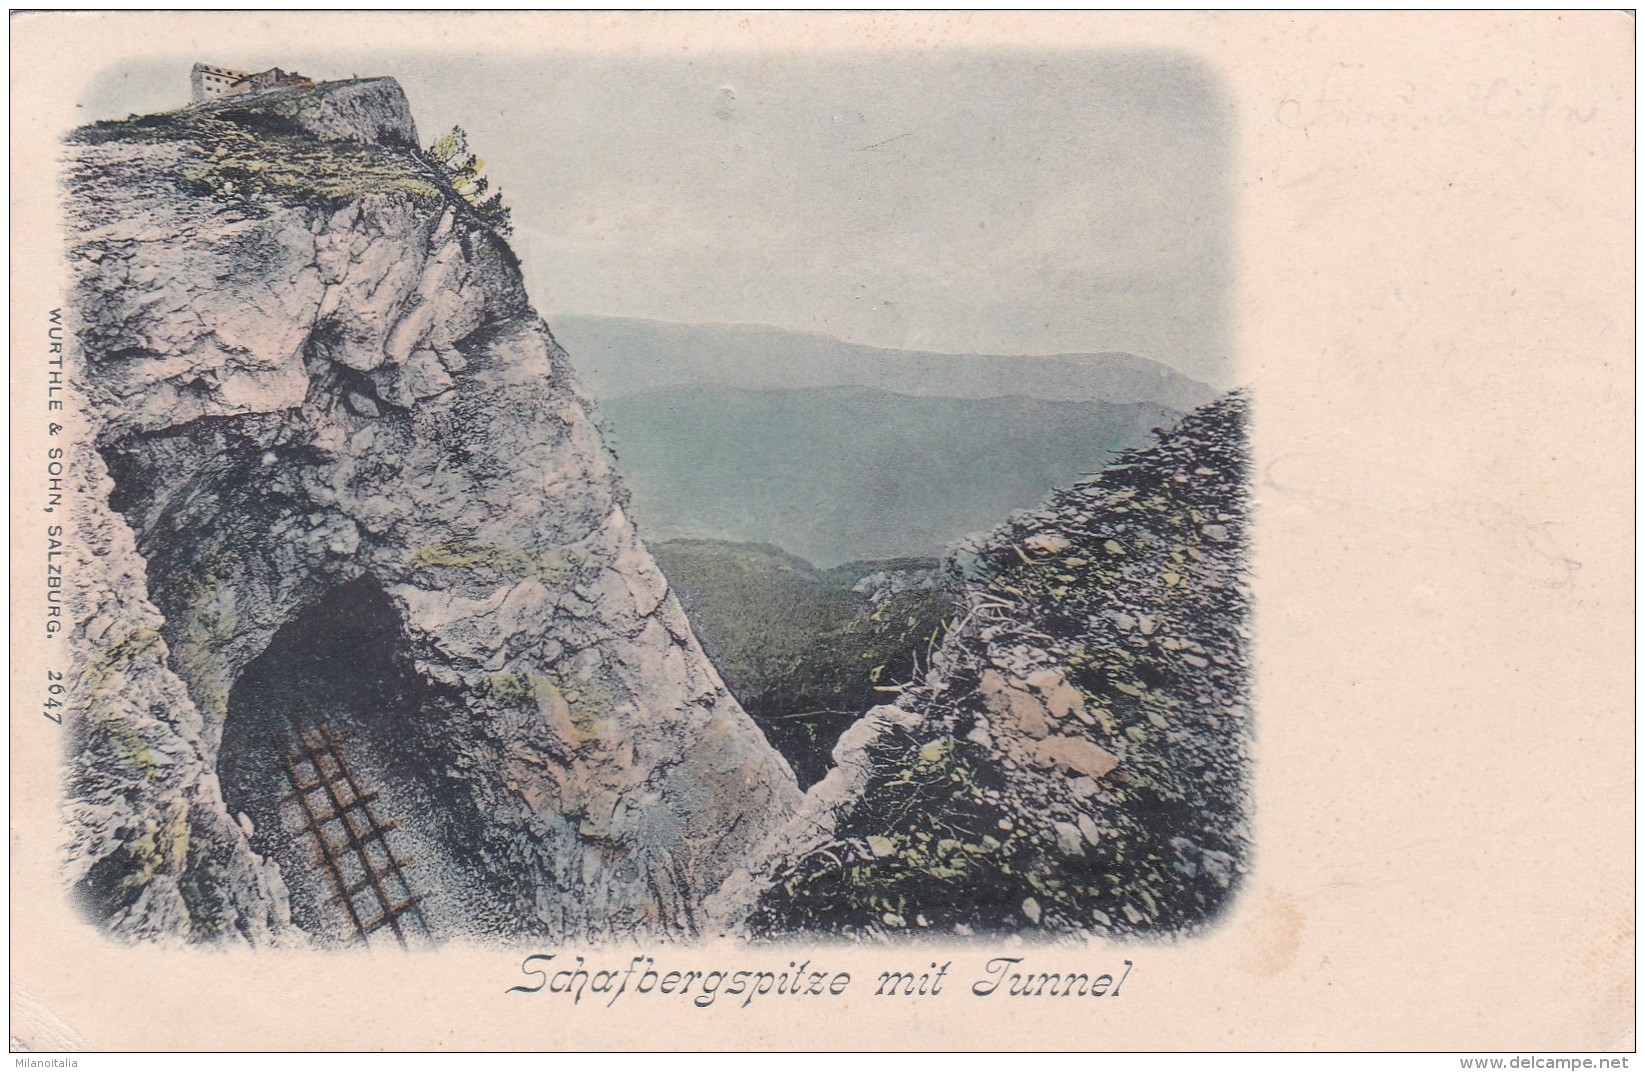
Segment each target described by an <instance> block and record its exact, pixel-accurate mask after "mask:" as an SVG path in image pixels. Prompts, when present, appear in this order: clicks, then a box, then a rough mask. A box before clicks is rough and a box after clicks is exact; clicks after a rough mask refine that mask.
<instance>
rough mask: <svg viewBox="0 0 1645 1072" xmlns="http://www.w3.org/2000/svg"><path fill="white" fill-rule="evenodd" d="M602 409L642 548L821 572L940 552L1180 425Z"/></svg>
mask: <svg viewBox="0 0 1645 1072" xmlns="http://www.w3.org/2000/svg"><path fill="white" fill-rule="evenodd" d="M600 411H601V422H602V425H603V426H604V429H605V432H606V435H607V442H608V443H610V444H611V446H612V447H613V449H614V450H615V451H616V452H617V456H618V465H619V468H620V469H621V470H622V472H623V474H624V476H625V477H626V479H627V482H628V485H629V488H630V490H631V491H632V493H633V513H634V517H635V519H636V521H637V522H638V523H639V526H640V530H641V531H642V532H643V533H644V534H645V536H646V537H647V538H648V539H673V538H677V537H706V538H711V539H719V540H731V541H739V542H748V543H772V544H776V545H777V546H778V547H781V548H782V549H784V550H786V551H790V552H793V553H795V554H798V555H801V556H803V557H804V558H806V559H808V560H809V561H810V562H814V563H817V564H818V565H820V566H822V567H824V568H827V567H830V566H834V565H836V564H839V563H843V562H849V561H852V560H856V559H874V560H878V559H887V558H894V557H897V556H902V555H930V554H940V553H942V551H943V549H944V548H946V547H947V546H948V545H949V544H950V543H952V542H953V541H955V540H956V539H958V538H960V537H962V536H965V535H967V534H968V533H971V532H975V531H978V530H983V529H988V528H990V527H992V526H993V525H994V524H996V523H997V520H998V519H999V518H1001V517H1005V516H1007V515H1009V514H1011V513H1012V512H1014V511H1016V510H1021V509H1025V508H1027V507H1030V506H1033V505H1034V504H1036V503H1038V502H1039V501H1040V500H1041V499H1043V498H1044V497H1045V496H1046V494H1048V493H1049V492H1050V490H1051V489H1052V488H1054V487H1058V486H1062V485H1066V484H1068V483H1070V482H1071V481H1074V480H1077V479H1078V478H1080V477H1081V476H1084V475H1085V474H1088V473H1093V472H1096V471H1097V470H1100V469H1101V468H1102V467H1103V466H1105V465H1107V464H1108V462H1109V461H1110V460H1111V455H1112V454H1113V453H1115V452H1117V451H1120V450H1123V449H1126V448H1129V447H1134V446H1138V445H1140V444H1142V443H1144V442H1146V441H1147V440H1148V436H1149V432H1150V430H1151V429H1153V428H1154V427H1156V426H1165V427H1170V426H1172V425H1174V424H1175V423H1176V421H1177V420H1178V418H1179V417H1180V414H1178V413H1177V412H1175V411H1174V410H1171V409H1168V408H1166V407H1164V406H1160V405H1157V404H1154V403H1150V402H1133V403H1110V402H1049V401H1045V400H1043V399H1034V398H1020V397H1012V398H985V399H970V398H930V397H926V398H918V397H912V396H908V395H900V394H893V393H891V392H888V391H882V390H875V389H871V388H865V387H832V388H805V389H792V390H772V391H749V390H740V389H737V388H729V387H720V386H712V385H706V386H705V385H698V386H689V387H678V386H676V387H664V388H661V389H658V390H654V391H648V392H644V393H640V394H632V395H627V396H618V397H616V398H614V399H611V400H609V401H606V402H604V403H603V404H602V405H601V407H600Z"/></svg>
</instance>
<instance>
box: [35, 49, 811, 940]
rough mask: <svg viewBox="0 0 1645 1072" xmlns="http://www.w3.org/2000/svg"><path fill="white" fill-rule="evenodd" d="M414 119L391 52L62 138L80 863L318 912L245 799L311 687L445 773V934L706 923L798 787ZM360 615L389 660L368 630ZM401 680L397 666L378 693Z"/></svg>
mask: <svg viewBox="0 0 1645 1072" xmlns="http://www.w3.org/2000/svg"><path fill="white" fill-rule="evenodd" d="M414 139H415V128H414V127H413V126H412V124H411V119H410V116H409V115H408V114H406V112H405V109H404V98H403V95H401V94H400V92H399V89H398V86H396V85H394V83H393V82H392V81H391V80H373V81H367V82H358V83H340V84H331V85H322V86H319V87H316V88H313V89H298V90H284V91H279V92H277V93H270V94H266V95H262V96H260V97H257V98H249V97H248V98H236V99H234V100H233V101H232V102H230V104H225V105H223V106H213V107H209V108H200V109H190V110H186V111H184V112H180V113H174V114H171V115H167V116H158V117H148V118H146V119H141V120H133V121H130V122H128V123H123V124H100V125H98V126H96V127H91V128H86V129H85V130H82V131H81V132H79V133H78V134H77V135H75V136H74V137H72V138H71V139H70V147H69V181H68V191H67V207H68V216H69V219H70V220H71V223H72V226H73V231H72V235H71V251H70V256H71V260H72V263H73V266H74V271H75V285H74V292H73V307H74V315H75V317H76V321H77V323H76V338H77V346H76V351H77V352H76V354H75V357H76V363H77V364H76V371H77V379H78V382H79V385H80V387H81V389H82V390H83V393H84V405H85V407H86V410H87V411H88V413H89V414H90V416H91V424H92V428H91V437H92V438H91V443H90V445H89V446H88V447H87V448H86V450H85V451H84V452H83V454H82V456H81V457H80V458H79V472H80V473H81V487H80V494H79V495H78V496H77V498H76V508H77V515H76V526H77V532H78V534H79V537H80V538H79V539H78V540H77V542H76V549H77V551H78V553H79V555H80V558H79V561H78V562H77V564H76V566H75V569H76V570H77V571H78V577H79V578H80V587H79V589H78V596H79V599H78V605H77V607H76V608H75V614H76V621H75V634H74V636H75V641H76V642H77V645H78V650H80V651H81V652H83V653H84V654H85V659H84V660H83V662H82V665H81V666H80V667H79V669H78V682H77V683H76V688H75V690H74V695H75V697H76V703H77V709H76V710H75V711H74V714H73V717H74V720H75V726H76V742H77V743H76V746H75V748H76V750H75V753H74V756H73V764H72V767H73V776H72V792H71V798H72V799H71V818H72V830H73V841H72V845H71V852H70V858H71V863H70V872H71V878H72V879H73V881H75V882H76V884H77V886H78V888H79V889H80V890H81V892H82V894H83V895H84V897H85V899H86V903H87V904H88V906H89V908H90V910H91V911H92V913H93V914H94V916H95V917H96V918H97V919H99V920H100V921H102V922H103V923H104V924H105V925H106V926H108V927H109V928H110V929H111V930H114V931H117V932H120V933H124V934H133V935H162V934H164V935H178V936H185V937H191V938H213V937H221V936H227V935H233V936H237V937H240V938H244V939H246V940H250V941H254V942H257V941H263V940H266V939H269V938H270V937H271V936H275V935H278V934H279V933H280V932H281V931H282V930H286V931H289V930H290V928H289V927H287V926H286V923H287V921H288V920H289V919H290V918H291V914H290V911H289V909H288V906H287V904H286V901H285V888H284V886H283V884H282V881H281V870H282V868H283V869H285V870H286V871H290V870H291V869H292V868H294V867H297V866H298V865H297V864H294V863H291V862H290V859H288V858H286V857H284V856H282V855H281V851H283V850H281V851H276V846H277V843H278V839H273V835H272V833H271V832H270V831H268V830H267V829H266V827H265V824H266V822H267V821H268V820H267V819H266V818H265V820H264V821H263V822H258V821H256V818H255V816H253V815H251V814H250V813H251V812H254V811H257V810H258V809H259V808H261V809H263V811H262V812H260V814H264V815H265V816H267V815H274V814H275V812H273V811H269V810H268V809H269V807H271V805H269V802H268V801H266V800H262V799H254V800H250V801H249V802H241V801H237V800H226V799H225V793H228V794H230V795H232V794H233V793H240V794H242V795H244V794H253V795H255V793H256V792H257V790H256V787H257V786H258V785H265V784H273V783H266V782H262V781H258V780H257V778H256V777H253V776H252V774H247V773H246V772H247V771H248V770H251V769H252V767H255V766H256V763H254V762H253V761H252V760H253V757H254V756H264V755H265V753H266V757H268V758H269V759H270V761H271V762H272V760H273V758H277V757H278V755H279V754H280V752H281V746H280V742H279V741H275V740H274V739H275V738H276V737H278V736H279V734H280V733H281V732H282V731H283V724H282V723H281V722H280V720H281V719H282V718H283V717H284V715H283V714H281V712H285V711H287V710H290V711H291V713H299V709H301V711H307V712H310V713H314V712H319V713H320V714H323V715H326V716H327V717H330V718H332V719H333V720H340V721H342V722H344V723H348V722H350V721H351V720H352V722H354V723H357V724H358V725H359V728H360V731H361V740H362V742H363V743H362V744H361V746H360V747H361V748H362V749H364V750H365V752H366V753H368V754H367V755H366V757H365V758H364V759H363V760H362V765H363V766H364V767H365V768H367V769H380V770H381V771H382V772H383V779H384V782H385V784H399V783H401V782H403V783H404V784H406V785H413V784H415V785H416V786H417V787H419V788H417V790H416V793H415V794H413V796H412V797H408V798H407V799H408V800H410V799H415V800H416V801H419V802H423V803H424V804H426V805H428V806H427V807H421V806H420V807H417V808H413V809H412V811H413V812H414V813H415V814H408V815H406V816H404V820H405V822H406V824H407V826H408V828H410V829H411V830H412V833H413V834H414V835H415V836H417V837H420V838H422V840H423V841H424V842H426V843H427V844H429V845H431V846H435V848H434V850H433V851H434V855H435V856H436V857H438V859H437V860H436V861H435V864H436V865H437V866H436V869H435V870H434V871H432V872H431V873H430V878H429V879H428V880H425V881H426V882H428V883H429V884H432V885H441V884H442V881H443V880H442V879H441V878H440V876H442V875H445V874H447V873H448V872H449V874H451V875H459V873H460V877H461V881H460V882H458V881H456V880H455V879H454V880H453V888H457V887H462V888H465V889H469V890H470V891H471V892H472V894H473V897H472V899H471V901H470V902H469V903H470V905H471V906H473V911H469V910H467V909H466V908H465V907H464V906H463V905H460V904H456V903H455V902H453V904H451V905H448V906H447V908H446V909H445V910H443V911H444V914H443V915H441V916H440V918H441V919H443V920H446V921H447V922H446V923H445V924H444V925H442V926H441V927H439V928H436V929H437V930H440V931H441V932H442V933H445V934H449V933H474V934H489V935H502V934H535V935H546V936H553V937H571V936H576V935H585V936H623V935H630V934H658V933H662V934H690V933H692V932H694V930H695V929H696V927H697V926H698V923H699V920H698V910H699V907H700V904H701V902H702V901H703V900H704V899H705V898H706V897H707V896H708V894H710V893H711V892H712V891H713V890H714V889H715V888H716V887H718V885H719V884H720V882H721V880H722V879H723V878H724V877H725V875H726V874H727V873H728V872H729V871H731V870H732V869H733V867H734V866H735V865H736V864H737V863H738V862H739V861H740V860H741V859H742V857H743V855H744V854H745V853H746V852H747V851H748V850H749V849H750V848H751V847H752V846H753V845H755V844H758V843H759V842H760V841H761V840H762V839H763V838H764V837H765V836H766V835H767V834H768V833H769V832H770V831H771V830H772V828H773V827H774V825H775V824H777V823H778V822H779V821H780V820H781V819H782V818H783V817H784V816H785V815H786V814H787V812H788V811H789V810H790V809H791V807H792V806H793V804H794V802H795V801H796V800H797V798H798V791H797V789H796V788H795V786H794V783H793V779H792V776H791V774H790V772H789V770H788V768H787V766H786V764H785V763H784V762H783V761H782V759H781V758H780V757H779V756H777V755H776V754H775V753H774V752H773V751H772V750H771V749H770V747H769V746H768V745H767V744H766V742H765V741H764V739H763V738H762V737H761V735H760V733H759V731H758V730H757V729H756V728H755V727H754V725H753V724H752V723H751V722H750V721H749V720H748V718H747V717H746V716H745V715H744V713H743V712H742V711H741V709H740V708H739V707H738V706H737V704H736V702H735V701H734V700H733V699H732V698H731V697H730V696H729V695H728V694H727V692H726V691H725V688H724V687H723V685H722V684H721V682H720V679H719V677H718V676H717V675H716V673H715V671H714V669H713V668H712V667H711V666H710V665H709V663H708V661H707V659H706V658H705V657H704V655H703V652H702V650H701V648H700V647H699V645H698V643H697V641H696V639H695V638H694V637H693V635H692V633H691V630H690V628H689V626H688V625H687V623H686V620H685V618H684V616H683V614H682V613H681V610H680V608H679V605H678V603H677V602H676V600H675V599H674V597H673V595H672V594H671V593H670V592H669V589H668V586H667V583H666V582H665V580H664V579H663V577H662V575H661V574H660V573H659V572H658V570H657V568H656V566H655V564H654V563H653V562H652V560H651V557H650V555H649V554H648V553H647V552H646V550H645V548H644V546H643V545H642V544H641V542H640V540H639V539H638V537H637V536H636V534H635V532H634V529H633V526H632V525H631V524H630V523H629V520H628V518H627V516H626V513H625V509H624V507H625V495H624V492H623V490H622V486H621V482H620V480H619V479H618V477H617V475H616V474H615V473H614V472H613V471H612V469H611V466H610V461H609V457H608V455H607V453H606V451H605V450H604V448H603V446H602V444H601V442H600V439H599V436H598V433H597V431H596V427H595V424H594V422H593V421H592V420H591V417H590V405H589V402H588V401H587V400H586V399H585V398H584V397H583V396H582V395H581V394H580V392H579V391H578V389H577V387H576V384H575V381H574V379H573V376H572V373H571V370H570V368H569V365H568V362H567V357H566V354H565V353H564V352H563V351H562V350H561V349H560V347H559V346H558V345H557V344H556V343H555V341H554V339H553V338H552V336H551V335H550V333H549V331H548V329H547V327H546V326H545V325H544V324H543V323H542V321H541V320H540V318H538V316H537V315H536V314H535V313H534V312H533V311H532V310H531V308H530V306H529V303H528V302H527V300H526V298H525V296H524V292H523V288H522V285H521V280H520V275H519V272H518V269H517V265H516V262H515V260H514V257H513V255H512V253H511V252H510V251H509V249H508V248H507V246H506V244H505V243H504V242H503V241H502V240H501V239H500V238H499V237H497V236H496V235H495V234H494V233H492V232H491V231H489V230H488V229H487V228H486V227H485V226H484V224H483V223H482V222H481V221H479V220H478V219H477V218H475V217H473V216H472V215H471V214H469V213H465V211H464V210H463V207H462V206H461V204H460V203H457V202H456V201H454V200H453V199H452V198H451V197H449V196H446V193H445V192H444V191H442V190H440V189H439V185H438V179H437V177H435V176H433V175H431V173H430V170H429V169H428V168H427V166H426V165H424V164H423V163H422V162H421V161H420V160H419V159H418V158H417V156H416V154H415V153H413V152H411V151H409V150H408V149H406V148H405V145H406V144H407V142H408V140H414ZM105 466H106V470H107V473H108V474H109V477H108V478H105V477H104V476H103V472H104V468H105ZM365 617H371V618H372V620H373V622H374V623H376V624H374V625H373V626H372V628H373V629H374V630H375V631H374V632H373V633H372V636H374V637H386V640H384V641H383V643H384V644H385V645H386V647H385V648H384V651H383V653H382V656H381V659H380V660H379V661H380V662H381V667H382V669H380V670H379V669H372V668H371V667H377V665H378V664H377V663H376V662H372V663H371V667H368V666H367V665H366V661H365V660H364V659H363V657H362V659H361V662H360V664H359V665H358V666H357V667H353V668H351V667H350V666H349V665H348V664H349V660H350V659H353V658H354V655H353V654H352V649H349V650H343V649H342V648H340V647H339V645H341V644H344V643H345V642H347V643H358V642H359V641H358V637H357V634H358V633H359V629H360V628H361V627H360V625H359V623H360V620H362V619H363V618H365ZM326 623H330V624H326ZM351 623H352V624H351ZM282 630H285V632H284V633H282ZM327 630H334V631H335V632H334V633H331V632H327ZM297 634H307V635H297ZM351 637H354V638H355V639H354V640H350V639H349V638H351ZM277 638H280V642H279V643H275V641H276V640H277ZM374 643H375V641H374ZM328 645H329V647H328ZM282 652H285V653H294V654H290V655H289V656H287V655H279V657H281V658H287V657H289V658H290V659H292V660H294V661H293V662H292V665H291V667H290V669H289V672H286V671H285V670H283V669H282V668H281V667H279V666H274V665H271V664H270V663H269V660H270V659H271V658H275V657H276V655H278V654H279V653H282ZM374 658H375V656H374ZM259 660H261V661H259ZM254 664H255V665H256V673H255V675H252V676H251V677H248V668H251V667H253V665H254ZM325 668H329V669H325ZM388 668H392V673H391V672H390V669H388ZM322 669H323V672H322ZM372 674H380V675H381V676H382V677H383V679H384V680H385V681H386V680H388V679H389V678H390V677H392V678H393V680H394V682H396V683H395V684H394V686H393V689H391V690H387V691H385V689H387V686H384V687H383V688H380V689H376V690H375V691H373V688H375V686H374V687H373V688H365V687H363V686H362V688H360V689H355V688H353V683H355V682H356V679H358V678H360V677H362V676H369V675H372ZM327 675H331V676H327ZM339 675H340V676H339ZM252 677H255V681H256V689H255V690H250V686H249V685H248V684H247V682H248V681H250V680H251V679H252ZM339 682H343V683H345V684H346V685H347V687H343V685H340V684H339ZM248 690H250V691H248ZM252 692H255V695H253V694H252ZM344 694H347V696H349V697H355V698H358V697H365V696H371V697H376V698H377V699H376V701H374V703H375V705H376V707H377V708H382V707H385V706H386V707H392V709H391V710H382V709H370V710H368V709H366V708H369V707H372V704H364V701H361V703H360V704H355V706H354V707H352V708H349V709H347V710H345V709H344V708H345V707H348V705H349V704H352V703H354V700H352V699H351V700H349V701H348V702H347V703H345V702H344V701H343V700H341V699H338V697H339V696H343V695H344ZM389 696H392V697H393V700H392V703H389V702H388V701H386V700H384V699H383V698H384V697H389ZM362 704H364V706H361V705H362ZM257 720H261V721H257ZM270 742H273V743H272V744H271V743H270ZM241 748H244V749H248V750H249V751H245V752H243V753H241V752H236V753H235V754H234V755H233V756H231V755H229V754H228V753H229V751H231V750H234V749H241ZM259 748H261V749H264V752H257V751H256V749H259ZM258 762H260V761H258ZM230 767H232V768H233V769H234V770H235V771H236V772H238V773H237V774H236V779H237V780H236V782H235V783H234V785H228V784H225V785H224V786H221V787H220V786H219V785H218V775H219V774H220V773H222V772H223V771H224V770H227V769H229V768H230ZM253 773H255V772H253ZM242 810H244V811H246V812H247V814H246V815H244V816H236V815H235V814H234V813H236V812H239V811H242ZM248 828H249V829H250V830H251V833H250V834H249V835H248V833H247V829H248ZM259 831H261V833H259ZM419 831H420V832H419ZM293 858H294V857H293ZM440 861H444V863H443V864H442V863H441V862H440ZM440 867H445V868H447V870H445V871H442V870H440ZM292 889H293V890H296V889H297V887H295V886H293V887H292ZM481 906H483V908H482V907H481Z"/></svg>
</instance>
